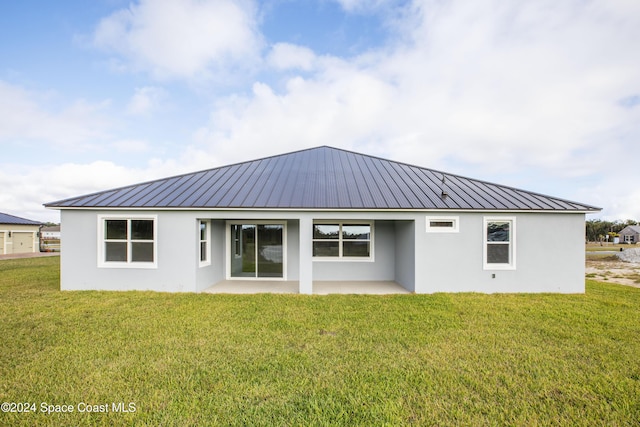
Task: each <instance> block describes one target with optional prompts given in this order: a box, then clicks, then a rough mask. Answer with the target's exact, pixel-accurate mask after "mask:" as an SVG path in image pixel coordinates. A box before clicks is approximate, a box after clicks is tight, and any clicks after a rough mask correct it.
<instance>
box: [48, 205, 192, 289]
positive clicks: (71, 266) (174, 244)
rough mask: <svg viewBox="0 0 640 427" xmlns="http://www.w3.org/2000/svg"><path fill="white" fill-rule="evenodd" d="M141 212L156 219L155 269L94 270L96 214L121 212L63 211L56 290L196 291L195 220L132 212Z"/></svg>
mask: <svg viewBox="0 0 640 427" xmlns="http://www.w3.org/2000/svg"><path fill="white" fill-rule="evenodd" d="M146 213H149V214H154V215H155V214H157V215H158V220H157V224H156V226H157V240H158V242H159V244H158V253H157V258H158V267H157V268H153V269H149V268H144V269H141V268H99V267H98V256H97V247H98V243H97V240H98V228H97V227H98V215H121V214H122V212H120V211H117V212H114V211H80V210H63V211H62V213H61V221H62V228H63V229H64V234H65V236H64V242H63V243H62V247H61V252H60V253H61V259H60V268H61V284H60V287H61V289H62V290H80V289H101V290H156V291H168V292H194V291H196V285H195V284H196V277H195V274H196V268H197V265H196V264H194V262H197V259H198V258H197V245H195V244H194V242H195V239H196V237H197V234H196V233H195V230H196V228H195V221H194V220H195V218H194V217H193V216H192V215H185V214H184V213H181V212H161V213H157V212H143V211H136V212H135V214H136V215H144V214H146ZM186 231H188V232H186ZM194 260H196V261H194Z"/></svg>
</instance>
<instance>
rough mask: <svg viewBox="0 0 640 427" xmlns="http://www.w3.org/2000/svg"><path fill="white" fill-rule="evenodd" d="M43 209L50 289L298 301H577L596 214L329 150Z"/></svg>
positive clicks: (198, 174)
mask: <svg viewBox="0 0 640 427" xmlns="http://www.w3.org/2000/svg"><path fill="white" fill-rule="evenodd" d="M46 206H47V207H48V208H52V209H60V210H61V220H62V227H63V228H64V232H65V235H64V241H63V243H62V244H63V246H64V250H63V251H62V259H61V269H62V282H61V289H63V290H80V289H101V290H132V289H138V290H156V291H169V292H177V291H180V292H200V291H203V290H205V289H208V288H210V287H212V286H213V288H212V289H216V287H223V289H229V290H230V292H233V291H234V289H237V290H238V291H241V287H242V286H245V285H246V284H247V283H253V284H255V285H256V286H260V289H261V290H263V291H267V292H268V291H278V290H279V289H282V286H284V284H288V285H289V286H292V287H293V288H289V289H293V290H294V291H297V292H300V293H318V292H322V291H323V289H324V290H326V289H327V288H326V286H327V284H329V285H331V286H333V287H332V288H331V289H334V290H335V289H338V290H340V289H341V287H344V289H347V288H348V286H349V284H354V283H356V284H359V285H360V286H359V288H358V289H359V292H363V293H367V292H368V291H373V289H374V288H375V286H376V284H380V283H393V284H394V285H395V286H396V287H398V288H399V289H403V290H405V291H407V292H416V293H433V292H564V293H581V292H584V283H585V281H584V261H585V253H584V226H585V225H584V224H585V214H586V213H589V212H594V211H598V210H599V208H595V207H593V206H589V205H586V204H583V203H577V202H570V201H567V200H563V199H560V198H556V197H550V196H544V195H541V194H537V193H532V192H529V191H524V190H519V189H515V188H512V187H507V186H503V185H497V184H492V183H488V182H484V181H479V180H475V179H470V178H465V177H461V176H456V175H450V174H446V173H442V172H437V171H434V170H431V169H426V168H422V167H418V166H413V165H409V164H405V163H399V162H394V161H390V160H385V159H381V158H377V157H372V156H367V155H363V154H358V153H354V152H350V151H345V150H340V149H336V148H331V147H318V148H313V149H307V150H301V151H296V152H293V153H288V154H283V155H279V156H273V157H268V158H264V159H258V160H253V161H247V162H243V163H238V164H233V165H229V166H223V167H219V168H215V169H210V170H205V171H200V172H195V173H190V174H186V175H180V176H175V177H170V178H166V179H160V180H156V181H151V182H146V183H142V184H137V185H131V186H127V187H122V188H117V189H113V190H108V191H102V192H99V193H94V194H89V195H85V196H80V197H74V198H70V199H66V200H61V201H57V202H52V203H48V204H47V205H46ZM558 236H563V238H562V239H558Z"/></svg>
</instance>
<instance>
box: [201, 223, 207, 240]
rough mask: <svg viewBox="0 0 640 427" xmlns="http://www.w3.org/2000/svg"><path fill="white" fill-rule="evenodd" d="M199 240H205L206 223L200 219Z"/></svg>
mask: <svg viewBox="0 0 640 427" xmlns="http://www.w3.org/2000/svg"><path fill="white" fill-rule="evenodd" d="M200 240H207V223H206V222H204V221H200Z"/></svg>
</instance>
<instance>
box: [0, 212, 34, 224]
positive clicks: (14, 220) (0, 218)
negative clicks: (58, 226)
mask: <svg viewBox="0 0 640 427" xmlns="http://www.w3.org/2000/svg"><path fill="white" fill-rule="evenodd" d="M0 224H12V225H42V224H41V223H39V222H37V221H31V220H30V219H25V218H20V217H18V216H13V215H9V214H6V213H2V212H0Z"/></svg>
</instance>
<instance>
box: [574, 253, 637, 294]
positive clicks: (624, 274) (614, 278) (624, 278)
mask: <svg viewBox="0 0 640 427" xmlns="http://www.w3.org/2000/svg"><path fill="white" fill-rule="evenodd" d="M585 275H586V277H587V279H593V280H598V281H602V282H610V283H618V284H620V285H627V286H634V287H636V288H640V264H637V263H630V262H622V261H620V260H619V259H618V257H616V256H608V257H598V258H594V257H590V256H589V254H587V263H586V268H585Z"/></svg>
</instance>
